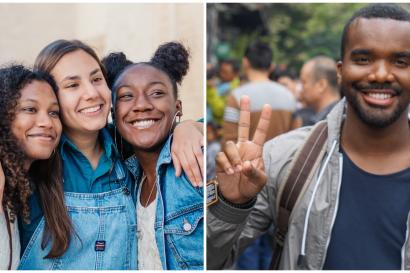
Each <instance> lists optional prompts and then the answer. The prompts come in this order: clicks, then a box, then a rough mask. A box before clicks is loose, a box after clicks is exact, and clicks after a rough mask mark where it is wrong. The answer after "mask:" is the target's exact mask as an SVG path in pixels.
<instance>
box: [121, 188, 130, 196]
mask: <svg viewBox="0 0 410 273" xmlns="http://www.w3.org/2000/svg"><path fill="white" fill-rule="evenodd" d="M122 192H123V193H124V194H125V195H129V194H130V190H129V189H128V188H127V187H124V188H123V189H122Z"/></svg>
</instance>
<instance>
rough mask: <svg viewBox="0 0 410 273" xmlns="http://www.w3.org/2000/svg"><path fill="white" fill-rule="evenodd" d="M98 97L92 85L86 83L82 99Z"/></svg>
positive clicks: (97, 92) (95, 88) (96, 90)
mask: <svg viewBox="0 0 410 273" xmlns="http://www.w3.org/2000/svg"><path fill="white" fill-rule="evenodd" d="M98 96H99V91H98V89H97V87H96V86H94V85H93V84H92V83H86V84H85V85H84V97H85V99H86V100H89V99H94V98H96V97H98Z"/></svg>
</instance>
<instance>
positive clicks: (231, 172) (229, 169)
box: [227, 168, 235, 174]
mask: <svg viewBox="0 0 410 273" xmlns="http://www.w3.org/2000/svg"><path fill="white" fill-rule="evenodd" d="M227 173H228V174H234V173H235V172H234V171H233V169H232V168H228V170H227Z"/></svg>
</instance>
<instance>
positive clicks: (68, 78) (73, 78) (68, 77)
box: [61, 68, 102, 82]
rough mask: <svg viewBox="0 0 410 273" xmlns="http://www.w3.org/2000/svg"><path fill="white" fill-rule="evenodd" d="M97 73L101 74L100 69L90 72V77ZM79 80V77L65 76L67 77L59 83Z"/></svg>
mask: <svg viewBox="0 0 410 273" xmlns="http://www.w3.org/2000/svg"><path fill="white" fill-rule="evenodd" d="M98 72H102V71H101V68H96V69H94V70H93V71H91V72H90V76H93V75H95V74H97V73H98ZM79 78H80V76H78V75H75V76H67V77H65V78H63V79H62V80H61V82H64V81H66V80H78V79H79Z"/></svg>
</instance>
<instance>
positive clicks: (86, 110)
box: [80, 105, 101, 114]
mask: <svg viewBox="0 0 410 273" xmlns="http://www.w3.org/2000/svg"><path fill="white" fill-rule="evenodd" d="M100 108H101V105H98V106H95V107H91V108H85V109H83V110H81V111H80V112H81V113H86V114H87V113H94V112H97V111H98V110H100Z"/></svg>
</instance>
